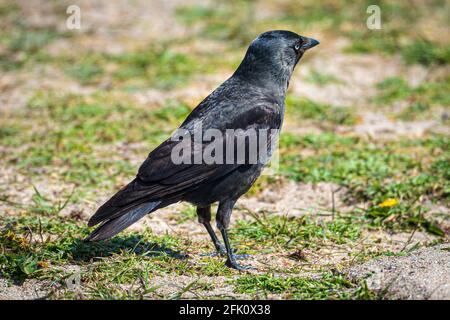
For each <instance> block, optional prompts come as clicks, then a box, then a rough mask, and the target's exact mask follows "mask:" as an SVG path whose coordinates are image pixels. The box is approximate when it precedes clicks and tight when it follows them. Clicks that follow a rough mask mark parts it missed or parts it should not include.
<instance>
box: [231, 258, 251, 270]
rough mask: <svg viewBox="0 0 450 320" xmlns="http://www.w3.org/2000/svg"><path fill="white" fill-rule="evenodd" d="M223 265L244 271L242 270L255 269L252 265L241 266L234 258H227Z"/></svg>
mask: <svg viewBox="0 0 450 320" xmlns="http://www.w3.org/2000/svg"><path fill="white" fill-rule="evenodd" d="M225 265H226V266H227V267H229V268H232V269H236V270H241V271H244V270H256V269H255V268H254V267H252V266H243V265H241V264H238V263H237V262H236V260H234V259H227V261H226V262H225Z"/></svg>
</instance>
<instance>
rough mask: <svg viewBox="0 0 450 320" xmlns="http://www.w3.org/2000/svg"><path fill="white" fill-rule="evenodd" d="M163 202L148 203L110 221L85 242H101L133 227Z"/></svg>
mask: <svg viewBox="0 0 450 320" xmlns="http://www.w3.org/2000/svg"><path fill="white" fill-rule="evenodd" d="M160 204H161V201H156V202H147V203H143V204H139V205H137V206H135V207H134V208H132V209H129V210H128V211H127V212H124V213H123V214H121V215H120V216H116V217H115V218H112V219H108V220H106V221H105V222H103V223H102V224H101V225H100V226H99V227H98V228H97V229H95V230H94V231H93V232H92V233H91V234H90V235H89V236H88V237H87V238H86V239H85V241H100V240H105V239H108V238H111V237H113V236H114V235H116V234H118V233H119V232H120V231H122V230H123V229H125V228H127V227H129V226H131V225H132V224H133V223H135V222H136V221H138V220H139V219H141V218H142V217H143V216H145V215H146V214H148V213H150V212H152V211H153V210H155V209H157V207H158V206H159V205H160Z"/></svg>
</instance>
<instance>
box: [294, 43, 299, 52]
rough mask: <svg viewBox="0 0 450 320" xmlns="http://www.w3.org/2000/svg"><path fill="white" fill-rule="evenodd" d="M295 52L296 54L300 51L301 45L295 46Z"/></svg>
mask: <svg viewBox="0 0 450 320" xmlns="http://www.w3.org/2000/svg"><path fill="white" fill-rule="evenodd" d="M294 50H295V51H296V52H298V51H299V50H300V43H297V44H296V45H295V46H294Z"/></svg>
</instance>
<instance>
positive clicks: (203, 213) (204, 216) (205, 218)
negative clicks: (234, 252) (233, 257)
mask: <svg viewBox="0 0 450 320" xmlns="http://www.w3.org/2000/svg"><path fill="white" fill-rule="evenodd" d="M197 215H198V222H200V223H201V224H203V225H204V226H205V228H206V231H208V233H209V236H210V237H211V240H212V241H213V243H214V247H215V248H216V251H217V254H219V255H221V256H223V255H225V254H226V250H225V248H224V246H223V245H222V244H221V243H220V240H219V239H218V238H217V236H216V233H215V232H214V230H213V228H212V226H211V206H207V207H197Z"/></svg>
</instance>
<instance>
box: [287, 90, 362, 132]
mask: <svg viewBox="0 0 450 320" xmlns="http://www.w3.org/2000/svg"><path fill="white" fill-rule="evenodd" d="M286 115H287V116H288V117H291V118H293V119H295V120H298V121H302V120H314V121H316V122H318V123H324V122H326V123H330V124H333V125H352V124H355V123H356V122H357V119H358V118H357V116H356V114H355V112H354V110H353V109H352V108H351V107H344V106H331V105H328V104H322V103H318V102H314V101H312V100H309V99H304V98H297V97H294V96H288V97H287V99H286Z"/></svg>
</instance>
